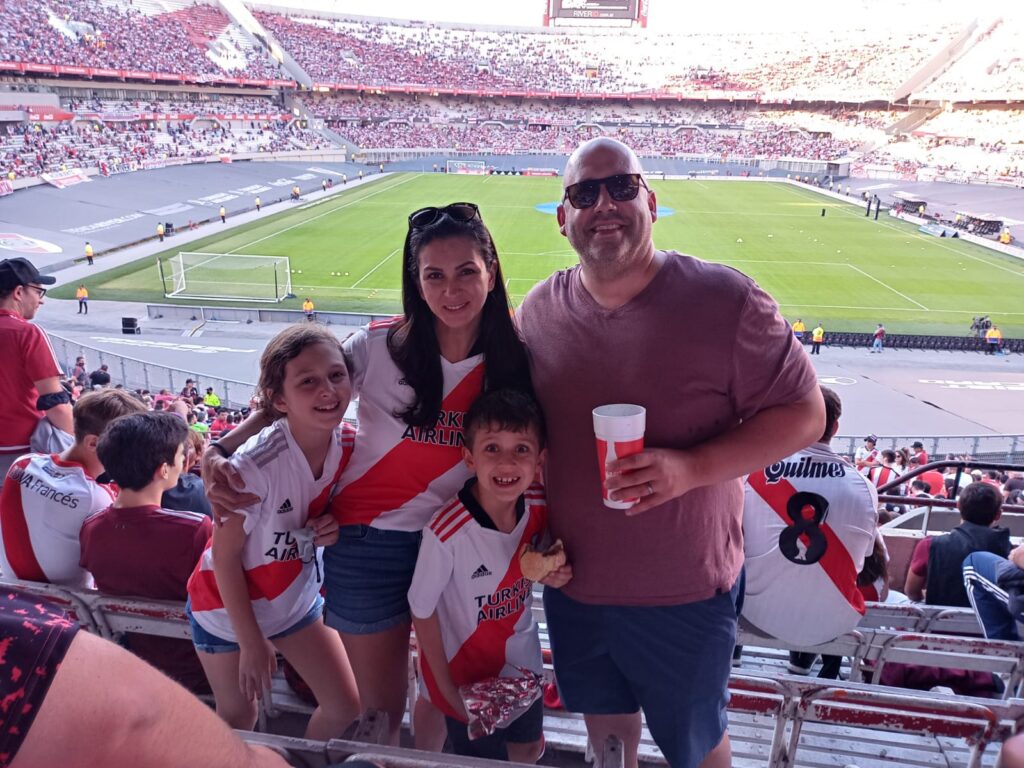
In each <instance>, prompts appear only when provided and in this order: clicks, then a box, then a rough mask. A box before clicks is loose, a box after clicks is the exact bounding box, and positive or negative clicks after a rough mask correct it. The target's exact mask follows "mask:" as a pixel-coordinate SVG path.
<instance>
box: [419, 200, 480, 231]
mask: <svg viewBox="0 0 1024 768" xmlns="http://www.w3.org/2000/svg"><path fill="white" fill-rule="evenodd" d="M479 215H480V209H479V208H478V207H477V206H476V204H475V203H452V204H451V205H446V206H444V207H442V208H436V207H434V206H430V207H429V208H420V209H419V210H418V211H413V212H412V213H410V214H409V228H410V229H422V228H423V227H429V226H430V225H431V224H436V223H437V222H438V221H440V220H441V217H442V216H447V217H448V218H449V219H451V220H452V221H460V222H464V221H472V220H473V219H475V218H476V217H478V216H479Z"/></svg>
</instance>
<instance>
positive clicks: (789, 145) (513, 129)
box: [337, 123, 850, 160]
mask: <svg viewBox="0 0 1024 768" xmlns="http://www.w3.org/2000/svg"><path fill="white" fill-rule="evenodd" d="M337 130H338V131H339V133H340V134H341V135H342V136H343V137H344V138H346V139H348V140H349V141H351V142H353V143H354V144H356V145H357V146H358V147H359V148H360V149H364V150H365V149H385V148H403V149H420V148H430V149H453V150H457V151H472V152H482V153H492V154H511V153H519V152H552V153H560V154H568V153H569V152H571V151H572V150H573V149H575V148H576V147H577V146H578V145H579V144H580V143H581V142H583V141H586V140H588V139H590V138H593V137H595V136H597V135H602V134H603V135H611V136H614V137H616V138H619V139H621V140H623V141H626V142H628V143H629V144H630V146H632V147H633V148H634V149H635V150H636V151H637V152H639V153H641V154H644V155H652V154H653V155H657V154H662V155H675V154H702V155H715V156H718V157H721V156H729V157H734V158H772V159H774V158H779V157H789V156H795V157H804V158H811V159H816V160H834V159H837V158H839V157H843V156H844V155H846V154H847V152H848V151H849V149H850V145H849V143H848V142H843V141H839V140H835V139H832V138H830V137H824V138H815V137H813V136H811V135H809V134H805V133H800V132H796V131H793V130H790V129H786V128H780V127H777V126H772V127H770V128H765V129H763V130H758V131H709V130H695V129H694V130H678V131H675V132H673V131H670V130H665V129H650V128H628V127H620V128H619V129H618V130H614V131H608V132H607V133H605V132H603V131H599V130H598V129H597V128H594V127H590V126H581V127H559V126H536V125H535V126H504V125H499V124H494V123H489V124H485V125H462V124H438V123H431V124H414V125H409V124H407V123H388V124H384V125H372V126H361V127H356V126H344V127H339V128H338V129H337Z"/></svg>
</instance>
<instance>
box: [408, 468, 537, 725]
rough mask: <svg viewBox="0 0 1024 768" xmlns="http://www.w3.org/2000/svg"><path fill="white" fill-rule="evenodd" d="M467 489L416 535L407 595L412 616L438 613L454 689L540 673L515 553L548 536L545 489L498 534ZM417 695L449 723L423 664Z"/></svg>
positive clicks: (527, 499)
mask: <svg viewBox="0 0 1024 768" xmlns="http://www.w3.org/2000/svg"><path fill="white" fill-rule="evenodd" d="M469 487H470V484H467V485H466V487H465V488H464V489H463V491H462V492H460V493H459V494H458V496H456V497H455V498H454V499H452V500H451V501H450V502H449V503H448V504H446V505H444V506H443V507H442V508H441V511H440V512H438V513H437V514H436V515H434V517H433V519H432V520H431V521H430V526H429V527H428V528H426V529H425V530H424V531H423V544H422V545H421V547H420V554H419V558H418V559H417V561H416V573H415V574H414V575H413V579H412V586H411V587H410V589H409V607H410V609H411V610H412V614H413V616H416V617H418V618H428V617H429V616H430V615H431V614H433V613H434V611H435V610H436V611H437V616H438V621H439V622H440V625H441V637H442V639H443V642H444V652H445V656H446V658H447V659H448V669H449V671H450V673H451V676H452V680H453V681H454V682H455V685H456V686H460V685H465V684H467V683H472V682H476V681H477V680H483V679H485V678H488V677H515V676H518V675H519V672H517V671H516V670H515V667H525V668H527V669H530V670H533V671H534V672H537V673H540V672H541V671H542V669H543V662H542V659H541V653H540V639H539V637H538V634H537V625H536V624H535V623H534V621H533V611H532V605H533V596H532V588H533V582H531V581H530V580H529V579H527V578H526V577H525V576H523V572H522V570H521V569H520V566H519V551H520V549H521V548H522V546H523V544H531V545H533V546H539V545H540V544H541V542H542V539H543V536H544V533H545V531H546V529H547V513H548V510H547V501H546V500H545V497H544V488H543V486H541V485H540V484H539V483H534V484H533V485H531V486H530V488H529V489H528V490H527V491H526V493H525V494H524V496H523V497H522V498H521V500H520V503H521V504H522V507H521V509H522V516H521V517H520V519H519V522H517V523H516V527H515V529H513V531H512V532H511V533H502V532H501V531H498V530H496V529H495V528H494V524H493V523H492V522H491V520H490V518H489V517H487V515H486V513H485V512H484V511H483V510H482V509H481V508H480V505H479V504H478V503H477V502H476V499H475V498H473V496H472V493H471V492H470V491H469ZM422 667H423V677H424V683H425V686H422V685H421V691H422V692H424V693H425V694H426V695H427V698H428V699H429V700H430V701H433V702H434V703H435V705H437V706H438V707H439V708H440V709H441V710H442V711H444V712H445V713H446V714H448V715H450V716H452V717H455V716H456V715H455V713H454V712H452V711H451V707H450V706H449V704H448V702H447V701H446V700H445V698H444V696H443V695H442V694H441V692H440V690H439V689H438V687H437V684H436V682H435V680H434V675H433V673H432V672H431V670H430V668H429V665H428V664H427V663H426V659H423V660H422Z"/></svg>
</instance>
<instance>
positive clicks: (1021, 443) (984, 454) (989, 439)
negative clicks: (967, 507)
mask: <svg viewBox="0 0 1024 768" xmlns="http://www.w3.org/2000/svg"><path fill="white" fill-rule="evenodd" d="M918 440H920V441H921V443H923V444H924V448H925V450H926V451H927V452H928V456H929V457H930V458H931V459H934V460H938V459H945V458H946V454H950V453H952V454H954V455H955V456H969V457H971V458H973V459H984V460H987V461H994V462H1005V463H1007V464H1024V435H931V436H927V435H910V436H901V435H879V437H878V442H877V443H876V444H875V447H876V448H877V449H878V450H883V449H885V448H891V449H893V450H894V451H895V450H899V449H900V448H909V447H910V445H911V444H912V443H915V442H917V441H918ZM863 442H864V435H859V436H856V437H855V436H852V435H843V436H836V437H833V438H832V446H831V447H832V450H833V451H835V452H836V453H839V454H842V455H846V456H853V455H854V453H856V451H857V448H859V447H860V446H861V445H862V444H863Z"/></svg>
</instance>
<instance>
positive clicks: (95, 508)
mask: <svg viewBox="0 0 1024 768" xmlns="http://www.w3.org/2000/svg"><path fill="white" fill-rule="evenodd" d="M143 410H145V409H144V407H143V405H142V403H140V402H139V401H138V400H136V399H135V398H134V397H132V396H131V395H130V394H128V393H127V392H125V391H124V390H119V389H104V390H101V391H99V392H89V393H87V394H85V395H84V396H83V397H82V399H81V400H79V401H78V402H77V403H75V407H74V410H73V411H72V418H73V419H74V424H75V442H74V443H73V444H72V446H71V447H70V448H68V449H67V450H66V451H64V452H63V453H61V454H60V455H55V454H49V455H48V454H42V453H30V454H28V455H27V456H22V457H21V458H19V459H17V460H16V461H15V462H14V465H13V466H12V467H11V469H10V471H9V472H8V474H7V478H6V480H5V481H4V485H3V491H2V493H0V538H2V544H3V546H2V547H0V567H2V569H3V574H4V575H5V576H7V577H12V578H17V579H25V580H27V581H46V582H50V583H52V584H63V585H65V586H69V587H88V586H91V583H92V581H91V579H90V578H89V574H88V572H87V571H86V570H85V568H83V567H82V566H80V565H79V562H78V561H79V554H80V552H79V542H78V533H79V531H80V530H81V528H82V522H83V521H84V520H85V519H86V518H87V517H89V515H91V514H93V513H94V512H99V511H100V510H102V509H106V508H107V507H109V506H110V503H111V502H112V501H113V500H114V497H115V492H114V490H113V489H112V488H110V487H109V486H106V485H101V484H100V483H98V482H96V478H97V477H99V476H100V475H101V474H102V473H103V462H102V460H101V459H100V457H99V456H98V455H97V453H96V444H97V441H98V440H99V436H100V433H102V432H103V430H104V428H105V427H106V426H107V424H109V423H110V422H111V421H113V420H114V419H116V418H118V417H119V416H124V415H125V414H130V413H138V412H140V411H143Z"/></svg>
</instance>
